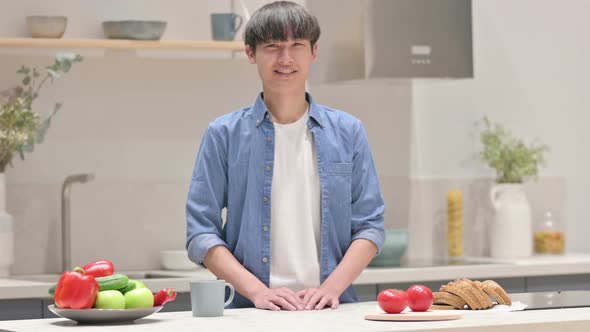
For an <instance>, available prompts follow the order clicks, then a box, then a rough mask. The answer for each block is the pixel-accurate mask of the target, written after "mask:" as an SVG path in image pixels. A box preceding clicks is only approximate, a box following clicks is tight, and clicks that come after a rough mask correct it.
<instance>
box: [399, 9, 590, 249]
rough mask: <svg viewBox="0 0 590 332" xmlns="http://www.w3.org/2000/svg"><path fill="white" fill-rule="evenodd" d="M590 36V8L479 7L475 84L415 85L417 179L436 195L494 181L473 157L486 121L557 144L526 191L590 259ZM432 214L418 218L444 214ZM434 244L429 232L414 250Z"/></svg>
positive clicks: (571, 245)
mask: <svg viewBox="0 0 590 332" xmlns="http://www.w3.org/2000/svg"><path fill="white" fill-rule="evenodd" d="M589 29H590V2H588V1H585V0H573V1H568V2H567V4H565V3H557V2H554V1H534V0H527V1H517V2H514V1H506V0H502V1H483V0H477V1H475V0H474V1H473V40H474V48H473V50H474V59H475V78H474V79H469V80H454V81H428V80H416V81H414V84H413V86H412V90H413V97H412V114H413V121H412V126H413V130H412V132H413V136H412V138H413V139H412V148H411V151H412V167H411V169H412V175H411V177H412V179H413V181H415V182H418V183H420V184H421V185H422V186H424V185H426V184H428V183H431V184H432V185H431V186H430V185H427V187H429V188H431V189H432V188H434V187H436V186H437V185H436V184H435V183H440V182H441V181H442V182H446V183H449V184H452V183H459V185H461V183H465V179H479V178H480V177H482V176H488V175H490V176H491V175H493V174H492V173H491V171H490V170H488V169H486V168H484V167H482V165H481V163H478V162H475V161H474V160H473V159H472V158H471V156H472V155H473V154H474V153H476V152H477V151H478V149H479V146H478V144H476V143H477V142H476V140H477V137H476V136H475V131H474V126H473V125H474V123H475V121H477V120H480V119H481V118H482V117H483V116H484V115H488V116H490V118H491V119H492V120H494V121H498V122H500V123H502V124H504V125H506V126H507V127H508V128H509V129H511V130H512V131H513V132H514V133H515V134H517V135H518V136H521V137H523V138H525V139H526V140H528V141H530V140H532V139H535V138H538V139H539V140H540V141H541V142H543V143H546V144H547V145H549V147H550V149H551V151H550V152H549V154H548V155H547V167H546V168H545V169H544V170H542V172H541V177H542V181H540V182H539V183H537V184H535V183H529V184H528V188H527V189H528V191H529V196H531V200H532V205H533V209H534V211H533V212H534V213H535V215H534V216H535V218H536V219H538V218H540V214H541V213H542V212H543V211H544V210H554V211H555V212H556V213H557V215H558V216H559V217H560V218H561V219H562V220H563V221H564V222H565V224H566V228H567V239H566V246H567V250H568V251H570V252H589V251H590V243H588V241H587V240H586V236H585V234H588V232H590V225H589V224H588V222H587V221H588V220H589V219H590V210H589V209H588V208H587V206H588V204H587V197H588V188H589V187H590V174H589V173H588V170H589V169H590V155H588V154H587V153H586V150H587V147H586V145H587V144H588V142H590V134H589V133H588V131H587V130H586V124H587V123H588V121H589V120H590V115H589V113H588V112H587V110H588V109H590V94H589V93H588V87H589V86H590V66H589V65H588V59H589V58H590V43H589V42H588V38H587V36H586V34H585V33H583V31H588V30H589ZM471 182H472V183H475V182H477V181H476V180H473V181H471ZM420 197H421V198H423V199H427V198H425V196H420ZM422 203H424V204H425V205H426V206H429V205H431V204H432V203H430V202H422ZM443 203H444V201H440V202H439V204H438V206H439V207H441V206H442V204H443ZM425 210H426V211H425V212H424V213H423V214H420V216H423V215H424V214H426V215H428V213H431V211H432V210H436V208H427V209H425ZM430 219H431V218H429V219H428V220H430ZM421 222H422V223H426V222H425V221H424V220H422V219H420V218H419V219H418V222H417V223H418V224H419V223H421ZM411 224H416V223H414V219H413V220H412V221H411ZM424 226H426V225H424ZM417 227H420V226H417ZM422 229H427V228H422ZM428 236H430V233H428V232H423V233H422V237H421V238H420V239H417V240H416V241H414V244H417V243H420V242H421V240H424V239H427V237H428ZM413 249H416V250H415V251H416V252H418V253H419V255H422V254H424V252H422V251H421V250H420V249H419V248H417V247H415V248H413Z"/></svg>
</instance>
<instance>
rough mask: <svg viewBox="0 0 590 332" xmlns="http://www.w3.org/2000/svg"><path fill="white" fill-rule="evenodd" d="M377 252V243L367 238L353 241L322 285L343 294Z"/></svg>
mask: <svg viewBox="0 0 590 332" xmlns="http://www.w3.org/2000/svg"><path fill="white" fill-rule="evenodd" d="M376 254H377V247H376V246H375V244H374V243H373V242H371V241H369V240H366V239H358V240H354V241H352V243H351V244H350V247H349V248H348V250H347V251H346V254H344V257H343V258H342V261H341V262H340V264H338V266H337V267H336V269H334V271H333V272H332V274H330V276H329V277H328V278H327V279H326V280H325V281H324V282H323V284H322V286H321V287H324V288H328V289H330V290H333V291H335V292H337V293H338V294H342V292H344V290H345V289H346V288H347V287H348V286H349V285H350V284H351V283H352V282H353V281H354V279H356V277H358V275H359V274H361V272H362V271H363V269H364V268H365V267H367V265H368V264H369V262H371V260H372V259H373V257H375V255H376Z"/></svg>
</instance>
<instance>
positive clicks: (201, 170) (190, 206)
mask: <svg viewBox="0 0 590 332" xmlns="http://www.w3.org/2000/svg"><path fill="white" fill-rule="evenodd" d="M319 35H320V28H319V25H318V22H317V19H316V18H315V17H314V16H312V15H311V14H310V13H309V12H308V11H307V10H306V9H305V8H303V7H302V6H300V5H298V4H296V3H292V2H287V1H278V2H274V3H271V4H268V5H265V6H263V7H262V8H260V9H259V10H258V11H256V12H255V13H254V14H253V15H252V18H251V20H250V21H249V22H248V24H247V26H246V30H245V34H244V40H245V44H246V54H247V55H248V59H249V61H250V63H252V64H256V65H257V68H258V73H259V75H260V78H261V80H262V86H263V89H262V90H263V91H262V94H260V96H258V99H257V100H256V102H255V104H254V105H253V106H249V107H246V108H244V109H242V110H239V111H237V112H234V113H230V114H227V115H225V116H222V117H220V118H218V119H216V120H215V121H213V122H212V123H211V124H210V125H209V127H208V128H207V130H206V132H205V134H204V136H203V140H202V142H201V146H200V149H199V152H198V154H197V160H196V164H195V168H194V172H193V176H192V180H191V186H190V190H189V194H188V200H187V242H186V246H187V250H188V253H189V257H190V258H191V260H192V261H193V262H195V263H197V264H203V265H205V266H206V267H207V268H208V269H209V270H210V271H211V272H212V273H213V274H215V275H216V276H217V277H218V278H220V279H224V280H226V281H228V282H229V283H231V284H232V285H234V287H235V289H236V291H237V293H238V294H236V297H235V298H234V301H233V303H232V307H234V308H239V307H249V306H252V305H254V306H256V307H257V308H261V309H269V310H281V309H285V310H311V309H322V308H324V307H326V306H329V307H331V308H336V307H337V306H338V304H339V303H340V302H353V301H357V298H356V294H355V292H354V289H353V288H352V287H351V286H350V285H351V283H352V281H353V280H354V279H355V278H356V277H357V276H358V275H359V274H360V272H361V271H362V270H363V269H364V268H365V267H366V266H367V264H368V263H369V262H370V261H371V259H372V258H373V257H374V256H375V255H376V254H377V252H378V251H379V249H380V248H381V246H382V243H383V239H384V231H383V214H384V204H383V199H382V198H381V193H380V189H379V183H378V177H377V174H376V170H375V166H374V163H373V158H372V156H371V152H370V149H369V146H368V142H367V137H366V134H365V130H364V128H363V126H362V124H361V123H360V121H359V120H357V119H355V118H354V117H352V116H351V115H349V114H346V113H344V112H341V111H337V110H334V109H331V108H328V107H325V106H322V105H319V104H316V103H315V101H314V100H313V99H312V98H311V96H310V95H309V94H307V93H306V92H305V82H306V80H307V77H308V73H309V69H310V67H311V64H312V63H313V62H314V61H315V60H316V58H317V52H318V44H317V40H318V38H319ZM224 207H226V208H227V222H226V223H225V225H222V218H221V210H222V209H223V208H224Z"/></svg>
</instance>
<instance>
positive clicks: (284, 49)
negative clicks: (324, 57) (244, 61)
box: [246, 39, 318, 90]
mask: <svg viewBox="0 0 590 332" xmlns="http://www.w3.org/2000/svg"><path fill="white" fill-rule="evenodd" d="M317 48H318V45H317V43H316V44H315V45H314V47H313V50H312V48H311V43H310V41H309V40H305V39H289V40H286V41H269V42H265V43H260V44H258V45H257V46H256V53H254V52H253V51H252V49H251V48H250V46H249V45H246V54H247V55H248V59H249V61H250V63H252V64H256V65H257V66H258V73H259V74H260V78H261V79H262V83H263V85H264V87H265V88H268V89H273V90H274V89H280V90H290V89H293V88H295V89H297V88H305V81H306V80H307V77H308V75H309V69H310V67H311V64H312V63H313V62H314V61H315V60H316V58H317Z"/></svg>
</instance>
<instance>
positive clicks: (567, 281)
mask: <svg viewBox="0 0 590 332" xmlns="http://www.w3.org/2000/svg"><path fill="white" fill-rule="evenodd" d="M560 290H563V291H565V290H590V274H574V275H568V276H541V277H529V278H526V291H527V292H547V291H560Z"/></svg>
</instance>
